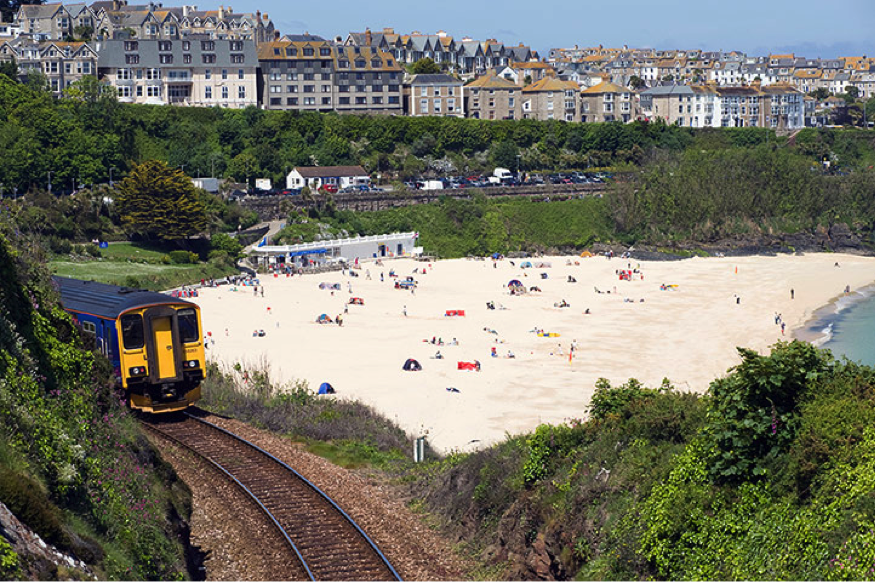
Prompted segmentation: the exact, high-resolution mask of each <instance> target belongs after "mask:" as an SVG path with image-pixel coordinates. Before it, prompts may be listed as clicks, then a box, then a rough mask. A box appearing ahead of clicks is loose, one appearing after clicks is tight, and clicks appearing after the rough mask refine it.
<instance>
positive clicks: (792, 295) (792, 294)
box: [791, 289, 794, 299]
mask: <svg viewBox="0 0 876 582" xmlns="http://www.w3.org/2000/svg"><path fill="white" fill-rule="evenodd" d="M793 298H794V290H793V289H791V299H793Z"/></svg>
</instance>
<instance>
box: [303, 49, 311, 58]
mask: <svg viewBox="0 0 876 582" xmlns="http://www.w3.org/2000/svg"><path fill="white" fill-rule="evenodd" d="M303 54H304V56H305V57H312V56H313V49H312V48H310V47H307V48H305V49H304V53H303Z"/></svg>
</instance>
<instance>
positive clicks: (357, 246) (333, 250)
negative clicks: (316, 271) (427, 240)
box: [250, 232, 422, 268]
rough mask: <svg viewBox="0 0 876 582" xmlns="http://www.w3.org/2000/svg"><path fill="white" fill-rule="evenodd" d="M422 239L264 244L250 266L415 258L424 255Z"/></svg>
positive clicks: (399, 236) (412, 235) (400, 236)
mask: <svg viewBox="0 0 876 582" xmlns="http://www.w3.org/2000/svg"><path fill="white" fill-rule="evenodd" d="M419 236H420V234H419V233H417V232H394V233H391V234H378V235H373V236H357V237H354V238H339V239H333V240H321V241H315V242H309V243H301V244H297V245H274V246H269V245H267V244H262V245H261V246H256V247H255V248H253V250H252V251H251V253H250V262H251V263H253V264H254V265H257V266H260V265H265V266H271V265H274V266H277V265H289V266H293V267H296V268H297V267H310V266H319V265H326V264H331V263H335V262H338V261H340V260H342V259H343V260H345V261H346V262H347V263H349V264H353V263H355V262H356V259H358V260H359V261H363V260H369V259H370V260H373V259H381V258H395V257H412V256H416V255H419V254H422V247H418V246H416V245H417V239H418V238H419ZM262 242H263V243H264V242H265V241H262Z"/></svg>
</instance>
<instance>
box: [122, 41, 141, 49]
mask: <svg viewBox="0 0 876 582" xmlns="http://www.w3.org/2000/svg"><path fill="white" fill-rule="evenodd" d="M138 48H139V43H138V42H137V41H136V40H126V41H125V50H126V51H135V50H137V49H138Z"/></svg>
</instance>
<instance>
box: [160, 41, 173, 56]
mask: <svg viewBox="0 0 876 582" xmlns="http://www.w3.org/2000/svg"><path fill="white" fill-rule="evenodd" d="M158 50H159V52H165V53H168V52H170V51H172V50H173V47H172V44H171V42H170V41H169V40H159V41H158Z"/></svg>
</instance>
